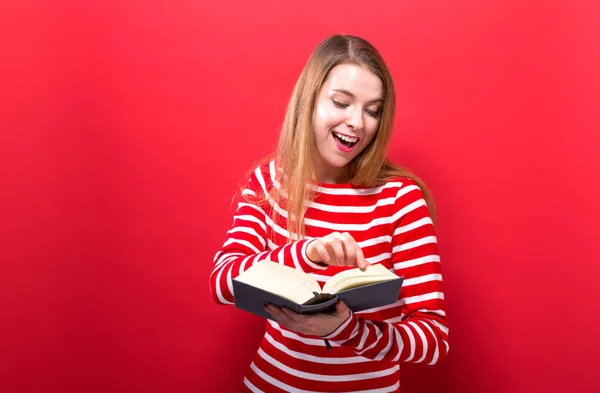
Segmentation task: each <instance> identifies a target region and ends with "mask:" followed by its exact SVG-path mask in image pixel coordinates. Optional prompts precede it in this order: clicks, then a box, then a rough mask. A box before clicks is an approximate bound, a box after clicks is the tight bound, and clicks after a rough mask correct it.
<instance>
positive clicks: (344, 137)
mask: <svg viewBox="0 0 600 393" xmlns="http://www.w3.org/2000/svg"><path fill="white" fill-rule="evenodd" d="M334 134H335V136H337V137H338V138H340V139H341V140H343V141H346V142H349V143H355V142H356V141H357V140H358V138H352V137H349V136H346V135H342V134H338V133H337V132H334Z"/></svg>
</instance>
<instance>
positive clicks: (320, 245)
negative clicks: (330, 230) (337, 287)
mask: <svg viewBox="0 0 600 393" xmlns="http://www.w3.org/2000/svg"><path fill="white" fill-rule="evenodd" d="M315 249H316V250H317V252H318V253H319V255H320V256H321V258H322V259H323V262H329V261H330V260H331V257H330V256H329V252H328V251H327V247H326V246H325V244H323V242H322V241H321V240H319V241H318V242H317V243H316V244H315Z"/></svg>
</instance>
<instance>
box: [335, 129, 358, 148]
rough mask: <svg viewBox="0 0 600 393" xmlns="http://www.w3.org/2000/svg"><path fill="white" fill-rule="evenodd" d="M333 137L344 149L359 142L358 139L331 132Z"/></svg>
mask: <svg viewBox="0 0 600 393" xmlns="http://www.w3.org/2000/svg"><path fill="white" fill-rule="evenodd" d="M333 137H334V138H335V139H336V141H338V142H339V143H340V144H341V145H343V146H345V147H352V146H354V145H355V144H356V142H358V141H359V139H360V138H357V137H353V136H348V135H344V134H340V133H339V132H335V131H333Z"/></svg>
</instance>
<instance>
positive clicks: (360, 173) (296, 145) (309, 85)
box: [263, 35, 435, 241]
mask: <svg viewBox="0 0 600 393" xmlns="http://www.w3.org/2000/svg"><path fill="white" fill-rule="evenodd" d="M339 64H355V65H358V66H361V67H364V68H365V69H367V70H369V71H371V72H372V73H373V74H375V75H377V76H378V77H379V78H380V79H381V81H382V82H383V91H384V97H383V106H382V110H381V115H380V116H381V117H380V122H379V128H378V130H377V132H376V133H375V136H374V137H373V139H372V140H371V142H370V143H369V145H368V146H367V147H366V148H365V149H364V150H363V151H362V152H361V153H360V154H359V155H358V156H356V157H355V158H354V159H353V160H352V161H351V162H350V163H349V165H350V174H351V181H350V182H351V183H352V184H355V185H358V186H366V187H374V186H379V185H382V184H384V183H386V182H387V181H389V180H390V179H392V178H396V177H405V178H409V179H412V180H414V181H415V182H416V183H417V185H418V186H419V187H420V188H421V190H422V191H423V194H424V196H425V201H426V203H427V206H428V208H429V210H430V214H431V217H432V219H433V220H434V222H435V208H434V204H433V199H432V197H431V193H430V192H429V190H428V189H427V187H426V186H425V184H424V183H423V181H422V180H421V179H419V178H418V177H417V176H415V175H414V174H413V173H411V172H410V171H408V170H407V169H405V168H402V167H399V166H396V165H394V164H392V163H391V162H389V161H388V160H387V159H386V155H387V148H388V145H389V142H390V139H391V135H392V130H393V126H394V116H395V106H396V96H395V89H394V83H393V81H392V77H391V75H390V72H389V69H388V67H387V66H386V64H385V62H384V61H383V58H382V57H381V55H380V54H379V52H378V51H377V49H375V47H373V45H371V44H370V43H369V42H368V41H366V40H364V39H362V38H359V37H355V36H351V35H333V36H330V37H328V38H326V39H325V40H323V41H322V42H321V43H319V45H318V46H317V47H316V48H315V50H314V51H313V52H312V54H311V55H310V57H309V59H308V61H307V63H306V65H305V66H304V69H303V70H302V73H301V74H300V77H299V78H298V81H297V82H296V85H295V87H294V90H293V92H292V95H291V98H290V101H289V103H288V106H287V111H286V114H285V119H284V122H283V126H282V129H281V135H280V138H279V143H278V146H277V151H276V152H275V154H272V155H270V156H268V157H267V158H265V160H264V161H263V163H264V162H267V161H270V160H273V159H274V160H275V165H276V168H278V170H277V171H276V173H277V175H276V178H275V180H276V181H277V182H279V184H280V186H279V187H275V186H274V187H271V189H270V190H268V191H269V197H270V198H272V199H273V201H274V202H275V203H277V204H278V205H280V206H282V207H284V206H285V208H286V210H287V212H288V219H287V230H288V231H289V233H290V235H289V239H288V240H289V241H292V240H295V239H301V238H302V237H304V235H305V227H304V216H305V214H306V209H307V205H308V203H309V202H310V201H313V200H314V198H315V196H316V194H315V191H314V190H313V188H312V187H309V186H307V185H311V184H313V185H314V184H316V183H317V182H318V179H316V171H315V166H314V162H315V157H316V155H317V154H319V153H318V152H317V148H316V143H315V134H314V116H315V105H316V101H317V96H318V94H319V91H320V90H321V87H322V86H323V84H324V82H325V81H326V79H327V77H328V75H329V73H330V71H331V70H332V69H333V68H334V67H335V66H337V65H339ZM272 215H273V219H274V220H275V222H278V221H280V220H278V219H277V216H278V214H277V213H275V212H274V211H273V214H272Z"/></svg>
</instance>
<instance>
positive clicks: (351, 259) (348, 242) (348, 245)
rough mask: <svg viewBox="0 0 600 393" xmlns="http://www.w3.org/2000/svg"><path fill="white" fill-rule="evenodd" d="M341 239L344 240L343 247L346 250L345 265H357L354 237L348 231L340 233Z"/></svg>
mask: <svg viewBox="0 0 600 393" xmlns="http://www.w3.org/2000/svg"><path fill="white" fill-rule="evenodd" d="M341 239H342V240H343V242H344V249H345V250H346V265H347V266H358V264H357V261H356V248H357V244H356V242H355V241H354V238H353V237H352V236H351V235H350V234H349V233H348V232H344V233H343V234H342V235H341Z"/></svg>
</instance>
